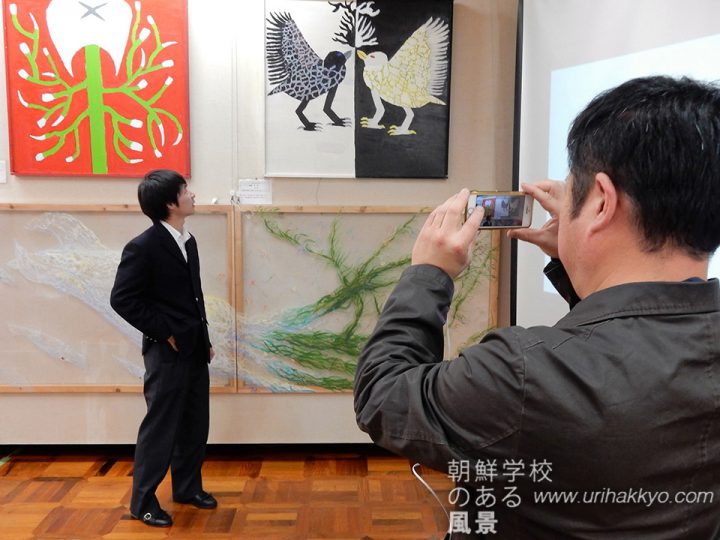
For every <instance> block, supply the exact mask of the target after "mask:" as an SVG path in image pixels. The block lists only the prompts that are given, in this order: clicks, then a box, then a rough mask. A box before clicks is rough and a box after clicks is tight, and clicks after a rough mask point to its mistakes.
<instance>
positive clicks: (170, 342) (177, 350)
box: [167, 336, 180, 352]
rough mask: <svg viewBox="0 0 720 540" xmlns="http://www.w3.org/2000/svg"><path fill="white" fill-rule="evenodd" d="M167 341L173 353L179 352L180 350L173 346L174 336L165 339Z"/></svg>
mask: <svg viewBox="0 0 720 540" xmlns="http://www.w3.org/2000/svg"><path fill="white" fill-rule="evenodd" d="M167 341H168V343H169V344H170V346H171V347H172V348H173V351H175V352H180V349H178V348H177V345H176V344H175V336H170V337H169V338H168V339H167Z"/></svg>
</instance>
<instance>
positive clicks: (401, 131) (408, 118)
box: [388, 107, 416, 135]
mask: <svg viewBox="0 0 720 540" xmlns="http://www.w3.org/2000/svg"><path fill="white" fill-rule="evenodd" d="M403 110H404V111H405V120H404V121H403V123H402V124H401V125H400V126H390V128H389V129H388V134H389V135H415V134H416V132H415V131H414V130H412V129H408V128H409V127H410V122H412V121H413V118H415V113H414V112H413V110H412V109H411V108H410V107H403Z"/></svg>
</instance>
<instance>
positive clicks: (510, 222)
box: [466, 192, 533, 229]
mask: <svg viewBox="0 0 720 540" xmlns="http://www.w3.org/2000/svg"><path fill="white" fill-rule="evenodd" d="M532 206H533V204H532V197H530V196H529V195H526V194H525V193H522V192H513V193H502V192H495V193H492V192H491V193H488V192H471V193H470V197H469V198H468V206H467V213H466V214H467V217H470V215H471V214H472V213H473V212H474V211H475V209H476V208H478V207H482V208H483V210H484V211H485V213H484V215H483V220H482V222H481V223H480V228H482V229H516V228H519V227H529V226H530V222H531V221H532Z"/></svg>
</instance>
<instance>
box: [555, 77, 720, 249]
mask: <svg viewBox="0 0 720 540" xmlns="http://www.w3.org/2000/svg"><path fill="white" fill-rule="evenodd" d="M567 148H568V161H569V165H570V173H571V174H572V176H573V182H572V210H571V216H572V217H573V218H575V217H577V216H578V215H579V214H580V210H581V209H582V206H583V204H584V202H585V199H586V198H587V195H588V193H589V192H590V187H591V186H592V181H593V178H594V177H595V174H597V173H598V172H604V173H606V174H607V175H608V176H609V177H610V178H611V179H612V181H613V184H614V185H615V187H616V188H617V189H618V190H619V191H621V192H623V193H625V194H626V195H627V196H628V197H629V198H630V199H631V200H632V202H633V205H634V213H635V216H634V218H635V223H636V225H637V227H638V230H639V231H640V232H641V234H642V236H643V238H644V244H645V248H646V249H647V250H648V251H657V250H659V249H661V248H663V247H665V246H675V247H678V248H681V249H683V250H685V251H686V252H687V253H689V254H690V255H692V256H694V257H698V258H700V257H704V256H707V255H708V254H710V253H712V252H713V251H715V249H716V248H717V247H718V245H720V206H719V203H720V88H718V86H717V85H715V84H710V83H704V82H699V81H695V80H692V79H689V78H687V77H683V78H680V79H674V78H672V77H665V76H654V77H643V78H638V79H632V80H630V81H627V82H625V83H623V84H621V85H620V86H617V87H616V88H613V89H611V90H608V91H606V92H604V93H602V94H600V95H599V96H597V97H596V98H594V99H593V100H592V101H591V102H590V104H589V105H588V106H587V107H586V108H585V110H583V111H582V112H581V113H580V114H579V115H578V116H577V117H576V118H575V120H574V121H573V123H572V127H571V129H570V133H569V134H568V140H567Z"/></svg>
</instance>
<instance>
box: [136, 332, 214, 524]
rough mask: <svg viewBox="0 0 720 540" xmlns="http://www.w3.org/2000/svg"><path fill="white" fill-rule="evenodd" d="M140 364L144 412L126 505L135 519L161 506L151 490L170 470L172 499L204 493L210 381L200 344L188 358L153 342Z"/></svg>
mask: <svg viewBox="0 0 720 540" xmlns="http://www.w3.org/2000/svg"><path fill="white" fill-rule="evenodd" d="M144 360H145V379H144V387H143V392H144V394H145V402H146V403H147V413H146V414H145V418H144V419H143V421H142V423H141V424H140V429H139V432H138V439H137V445H136V447H135V468H134V471H133V488H132V499H131V501H130V511H131V512H132V514H133V515H135V516H138V517H141V516H142V515H143V514H145V513H146V512H151V513H154V512H157V510H158V509H159V508H160V504H159V502H158V499H157V497H156V496H155V490H156V489H157V487H158V485H159V484H160V482H161V481H162V480H163V478H164V477H165V475H166V474H167V471H168V468H170V470H171V474H172V492H173V499H174V500H186V499H189V498H191V497H193V496H194V495H196V494H198V493H200V491H202V478H201V475H200V469H201V468H202V463H203V460H204V459H205V447H206V445H207V438H208V428H209V423H210V410H209V391H210V381H209V375H208V364H207V351H206V350H204V347H203V345H202V341H201V342H200V343H198V347H197V348H196V350H195V351H194V352H193V354H190V355H184V354H183V355H180V354H179V353H177V352H176V351H174V350H173V349H172V347H171V346H170V344H169V343H167V342H156V343H152V344H151V345H150V347H149V348H148V349H147V351H146V352H145V355H144Z"/></svg>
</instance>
